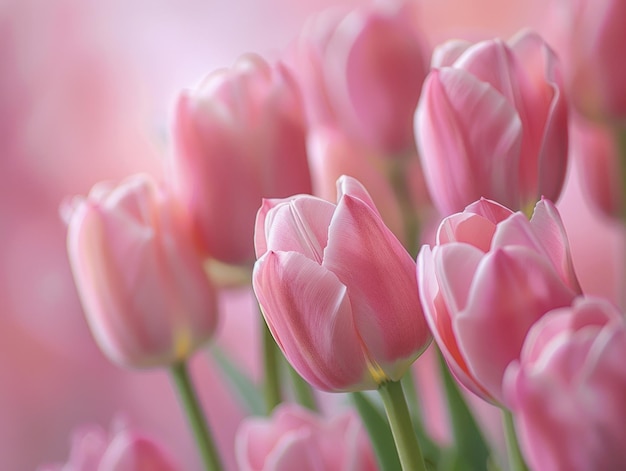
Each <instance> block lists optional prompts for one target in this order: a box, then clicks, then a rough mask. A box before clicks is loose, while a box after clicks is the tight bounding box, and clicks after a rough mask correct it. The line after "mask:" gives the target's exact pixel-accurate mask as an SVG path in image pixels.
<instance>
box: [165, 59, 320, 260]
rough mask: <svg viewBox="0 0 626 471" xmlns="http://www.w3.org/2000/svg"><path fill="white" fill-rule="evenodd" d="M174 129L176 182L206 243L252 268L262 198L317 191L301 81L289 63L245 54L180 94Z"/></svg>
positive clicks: (216, 253) (221, 257) (215, 253)
mask: <svg viewBox="0 0 626 471" xmlns="http://www.w3.org/2000/svg"><path fill="white" fill-rule="evenodd" d="M173 132H174V136H173V137H174V144H175V149H174V153H173V155H172V158H171V159H170V164H171V166H172V173H173V175H174V180H175V181H174V186H175V188H176V190H177V192H178V194H179V195H180V197H181V199H182V200H183V201H184V202H185V204H186V206H187V207H188V209H189V212H190V213H191V214H192V217H193V221H194V227H195V230H196V231H197V233H198V236H199V239H200V240H201V241H202V243H203V246H204V248H205V249H206V251H207V252H208V254H209V255H210V256H211V257H214V258H216V259H218V260H220V261H222V262H225V263H230V264H238V265H252V263H253V262H254V247H253V244H252V238H253V233H254V218H255V214H256V211H257V209H258V207H259V204H260V202H261V199H262V198H264V197H265V198H279V197H286V196H289V195H292V194H294V193H310V192H311V182H310V176H309V170H308V166H307V157H306V142H305V127H304V117H303V115H302V109H301V102H300V95H299V92H298V89H297V86H296V84H295V82H294V81H293V80H292V78H291V76H290V74H289V73H288V72H287V70H286V69H285V68H284V67H283V66H282V65H280V64H278V65H277V66H276V67H270V65H269V64H267V63H266V62H265V61H264V60H263V59H261V58H260V57H258V56H254V55H247V56H243V57H241V58H240V59H239V60H238V61H237V62H236V63H235V65H234V66H233V68H232V69H229V70H219V71H216V72H214V73H212V74H211V75H209V76H208V77H207V78H206V79H205V80H204V81H203V82H202V84H201V85H200V87H199V88H198V89H197V90H195V91H185V92H183V93H182V94H181V95H180V97H179V99H178V104H177V108H176V116H175V121H174V128H173Z"/></svg>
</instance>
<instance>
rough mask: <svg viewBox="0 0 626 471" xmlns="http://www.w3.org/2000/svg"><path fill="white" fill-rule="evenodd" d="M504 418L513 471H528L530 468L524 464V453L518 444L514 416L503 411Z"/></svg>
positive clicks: (508, 451)
mask: <svg viewBox="0 0 626 471" xmlns="http://www.w3.org/2000/svg"><path fill="white" fill-rule="evenodd" d="M502 418H503V422H504V433H505V435H506V450H507V453H508V455H509V465H510V469H511V471H528V467H527V466H526V463H525V462H524V457H523V456H522V451H521V450H520V448H519V443H518V442H517V435H516V433H515V424H514V423H513V415H512V414H511V412H509V411H508V410H507V409H502Z"/></svg>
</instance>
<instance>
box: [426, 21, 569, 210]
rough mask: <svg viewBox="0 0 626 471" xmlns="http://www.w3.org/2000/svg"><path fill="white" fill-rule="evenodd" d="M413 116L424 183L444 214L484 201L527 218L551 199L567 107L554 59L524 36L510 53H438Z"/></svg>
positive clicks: (463, 46) (562, 159)
mask: <svg viewBox="0 0 626 471" xmlns="http://www.w3.org/2000/svg"><path fill="white" fill-rule="evenodd" d="M434 58H435V63H434V65H435V66H436V68H435V69H434V70H433V71H432V72H431V73H430V74H429V76H428V78H427V79H426V82H425V83H424V88H423V91H422V96H421V98H420V102H419V105H418V107H417V111H416V113H415V133H416V139H417V144H418V149H419V151H420V157H421V160H422V167H423V169H424V177H425V179H426V183H427V185H428V188H429V190H430V192H431V196H432V198H433V201H434V203H435V206H437V208H438V209H439V210H440V212H441V213H442V214H451V213H454V212H457V211H460V210H462V209H463V207H465V206H466V205H467V204H470V203H471V202H472V201H475V200H477V199H479V198H481V197H484V198H489V199H493V200H495V201H498V202H500V203H502V204H504V205H505V206H507V207H510V208H513V209H523V210H525V211H527V210H529V209H530V208H532V207H533V206H534V204H535V203H536V202H537V200H538V199H539V198H540V197H541V196H545V197H546V198H548V199H551V200H556V199H557V198H558V197H559V195H560V193H561V188H562V186H563V181H564V178H565V171H566V167H567V139H568V138H567V107H566V102H565V99H564V97H563V93H562V92H561V88H562V87H561V84H560V80H561V78H560V71H559V67H558V64H557V60H556V56H555V55H554V53H553V52H552V51H551V50H550V48H549V47H548V45H547V44H546V43H545V42H544V41H543V40H542V39H541V38H540V37H539V36H537V35H535V34H532V33H528V32H525V33H523V34H520V35H519V36H517V37H515V38H513V39H512V40H511V41H509V43H508V44H505V43H503V42H502V41H500V40H493V41H483V42H480V43H478V44H475V45H473V46H470V45H468V44H467V43H461V42H458V41H455V42H451V43H447V44H444V45H442V46H440V48H439V49H438V50H437V51H436V52H435V54H434Z"/></svg>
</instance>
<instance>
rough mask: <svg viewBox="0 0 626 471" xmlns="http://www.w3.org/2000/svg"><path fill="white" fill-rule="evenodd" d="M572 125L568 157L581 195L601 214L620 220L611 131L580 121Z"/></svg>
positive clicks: (617, 164) (617, 169)
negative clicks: (574, 164)
mask: <svg viewBox="0 0 626 471" xmlns="http://www.w3.org/2000/svg"><path fill="white" fill-rule="evenodd" d="M572 124H573V126H572V140H571V143H572V155H573V156H574V159H575V160H577V163H578V164H579V169H580V171H579V173H580V178H581V180H582V187H583V189H584V190H585V195H586V196H587V197H588V199H589V201H590V202H591V203H592V204H593V206H594V207H595V208H596V209H598V210H599V211H600V212H601V213H603V214H604V215H606V216H609V217H621V215H622V213H621V207H622V192H623V190H622V188H621V184H620V160H619V159H620V157H619V150H618V149H617V145H616V142H615V136H614V134H613V132H612V130H611V129H610V128H608V127H604V126H602V125H599V124H598V123H591V122H588V121H586V120H584V119H575V120H573V122H572Z"/></svg>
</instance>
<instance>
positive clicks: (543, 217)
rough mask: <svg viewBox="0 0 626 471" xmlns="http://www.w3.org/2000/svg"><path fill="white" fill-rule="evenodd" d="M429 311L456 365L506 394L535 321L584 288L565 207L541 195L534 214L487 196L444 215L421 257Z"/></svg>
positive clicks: (476, 383) (484, 387)
mask: <svg viewBox="0 0 626 471" xmlns="http://www.w3.org/2000/svg"><path fill="white" fill-rule="evenodd" d="M417 262H418V263H417V266H418V274H417V278H418V284H419V292H420V296H421V299H422V306H423V308H424V314H425V316H426V319H427V321H428V324H429V325H430V328H431V330H432V332H433V335H434V338H435V340H436V342H437V344H438V345H439V348H440V349H441V351H442V353H443V355H444V357H445V359H446V361H447V362H448V365H449V366H450V369H451V371H452V372H453V373H454V375H455V376H456V377H457V379H458V380H459V381H460V382H461V383H462V384H463V385H464V386H466V387H467V388H468V389H470V390H471V391H472V392H474V393H476V394H477V395H479V396H480V397H482V398H483V399H485V400H488V401H491V402H498V403H502V402H503V397H502V388H501V386H502V377H503V375H504V370H505V369H506V367H507V366H508V365H509V363H510V362H511V361H513V360H515V359H517V358H519V353H520V350H521V348H522V343H523V341H524V338H525V337H526V333H527V332H528V329H529V328H530V326H531V325H532V324H533V323H534V322H535V321H536V320H537V319H539V318H540V317H541V316H543V315H544V314H545V313H546V312H547V311H549V310H551V309H554V308H557V307H562V306H567V305H569V304H570V303H571V301H572V300H573V299H574V297H575V296H576V295H577V294H579V293H580V287H579V285H578V281H577V279H576V275H575V273H574V270H573V266H572V261H571V258H570V253H569V245H568V241H567V237H566V235H565V230H564V228H563V224H562V222H561V219H560V217H559V214H558V212H557V210H556V208H555V207H554V205H553V204H552V203H550V202H549V201H548V200H542V201H540V202H539V203H538V204H537V206H536V207H535V212H534V214H533V217H532V218H531V220H530V221H529V220H528V219H526V217H525V216H524V215H523V214H522V213H519V212H518V213H513V212H512V211H510V210H509V209H507V208H505V207H503V206H501V205H499V204H497V203H494V202H492V201H488V200H480V201H478V202H476V203H474V204H472V205H470V206H468V207H467V208H466V209H465V211H464V212H463V213H458V214H454V215H452V216H449V217H447V218H446V219H444V220H443V221H442V223H441V225H440V226H439V231H438V233H437V245H435V246H434V247H432V248H431V247H430V246H428V245H425V246H423V247H422V250H421V251H420V253H419V256H418V259H417Z"/></svg>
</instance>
